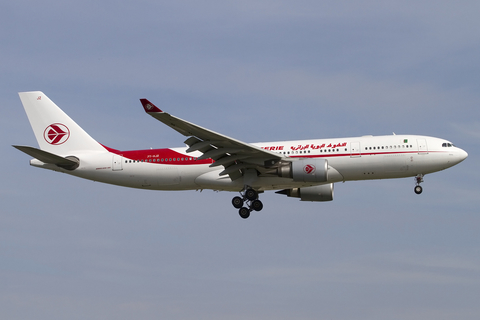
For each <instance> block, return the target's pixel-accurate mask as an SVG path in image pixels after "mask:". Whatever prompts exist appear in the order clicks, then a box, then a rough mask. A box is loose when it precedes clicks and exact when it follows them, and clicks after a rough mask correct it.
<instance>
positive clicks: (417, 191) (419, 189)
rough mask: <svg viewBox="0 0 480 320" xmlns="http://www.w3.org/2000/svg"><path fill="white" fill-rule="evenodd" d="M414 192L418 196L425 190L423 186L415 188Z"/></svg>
mask: <svg viewBox="0 0 480 320" xmlns="http://www.w3.org/2000/svg"><path fill="white" fill-rule="evenodd" d="M413 191H415V193H416V194H420V193H422V191H423V188H422V187H421V186H415V188H414V189H413Z"/></svg>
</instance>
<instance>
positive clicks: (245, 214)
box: [238, 207, 250, 219]
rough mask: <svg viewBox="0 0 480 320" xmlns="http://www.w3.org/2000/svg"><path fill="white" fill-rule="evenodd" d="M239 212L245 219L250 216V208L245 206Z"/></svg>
mask: <svg viewBox="0 0 480 320" xmlns="http://www.w3.org/2000/svg"><path fill="white" fill-rule="evenodd" d="M238 214H239V215H240V217H242V218H243V219H247V218H248V217H250V210H248V208H245V207H243V208H240V210H238Z"/></svg>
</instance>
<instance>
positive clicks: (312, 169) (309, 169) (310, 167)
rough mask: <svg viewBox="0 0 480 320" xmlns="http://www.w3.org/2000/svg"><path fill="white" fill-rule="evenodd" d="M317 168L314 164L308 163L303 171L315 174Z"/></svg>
mask: <svg viewBox="0 0 480 320" xmlns="http://www.w3.org/2000/svg"><path fill="white" fill-rule="evenodd" d="M315 170H317V168H315V166H314V165H313V164H307V165H306V166H305V167H303V171H304V172H305V173H306V174H313V173H315Z"/></svg>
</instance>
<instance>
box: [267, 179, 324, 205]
mask: <svg viewBox="0 0 480 320" xmlns="http://www.w3.org/2000/svg"><path fill="white" fill-rule="evenodd" d="M276 193H278V194H285V195H286V196H287V197H294V198H300V201H332V200H333V183H329V184H322V185H319V186H312V187H305V188H293V189H284V190H281V191H277V192H276Z"/></svg>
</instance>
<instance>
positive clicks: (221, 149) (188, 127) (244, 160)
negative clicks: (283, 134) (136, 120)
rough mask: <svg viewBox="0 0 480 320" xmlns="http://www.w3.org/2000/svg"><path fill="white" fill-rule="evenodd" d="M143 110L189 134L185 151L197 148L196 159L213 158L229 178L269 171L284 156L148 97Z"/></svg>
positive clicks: (171, 126)
mask: <svg viewBox="0 0 480 320" xmlns="http://www.w3.org/2000/svg"><path fill="white" fill-rule="evenodd" d="M140 102H141V103H142V105H143V108H144V109H145V112H146V113H148V114H149V115H150V116H152V117H154V118H155V119H157V120H159V121H161V122H163V123H164V124H166V125H167V126H169V127H170V128H172V129H174V130H176V131H177V132H179V133H181V134H182V135H184V136H186V137H189V138H188V139H187V140H185V144H187V145H188V146H189V148H188V149H187V152H193V151H200V152H201V153H202V156H200V157H199V159H208V158H210V159H213V160H214V162H213V163H212V164H211V165H210V166H211V167H216V166H223V167H224V168H225V170H223V171H222V172H221V173H220V175H227V174H228V175H229V176H230V178H231V179H232V180H236V179H238V178H240V177H242V176H243V174H244V172H245V170H247V169H256V170H257V171H258V172H259V173H260V174H268V172H269V171H272V169H275V168H276V167H277V166H278V165H279V164H280V161H281V160H282V159H283V158H284V157H283V156H282V155H279V154H277V153H274V152H271V151H268V150H264V149H261V148H259V147H257V146H254V145H251V144H248V143H245V142H242V141H239V140H237V139H234V138H230V137H228V136H225V135H223V134H220V133H217V132H214V131H212V130H209V129H206V128H203V127H201V126H198V125H196V124H193V123H191V122H188V121H185V120H183V119H180V118H177V117H175V116H172V115H170V114H168V113H166V112H163V111H162V110H160V109H159V108H157V107H156V106H155V105H154V104H153V103H151V102H150V101H148V100H147V99H140Z"/></svg>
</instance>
